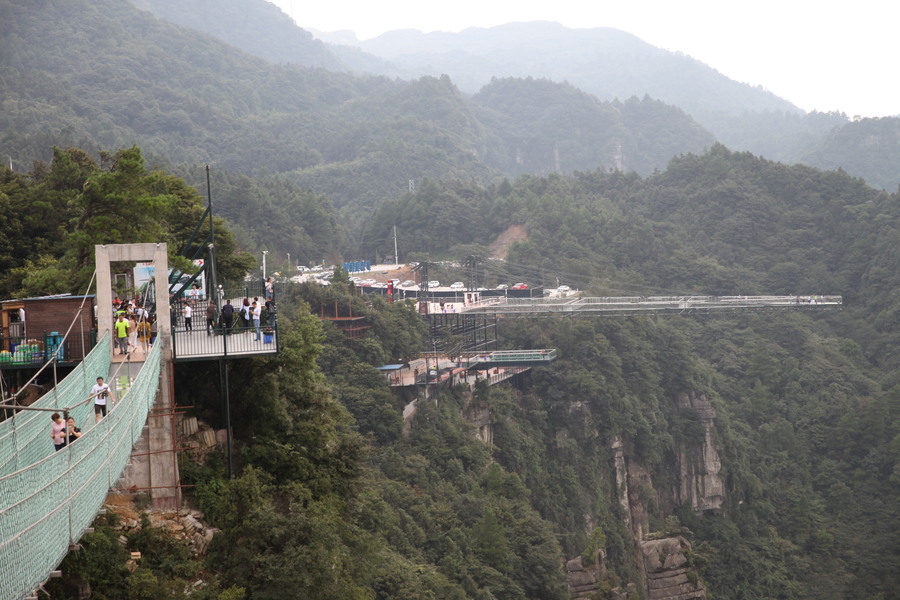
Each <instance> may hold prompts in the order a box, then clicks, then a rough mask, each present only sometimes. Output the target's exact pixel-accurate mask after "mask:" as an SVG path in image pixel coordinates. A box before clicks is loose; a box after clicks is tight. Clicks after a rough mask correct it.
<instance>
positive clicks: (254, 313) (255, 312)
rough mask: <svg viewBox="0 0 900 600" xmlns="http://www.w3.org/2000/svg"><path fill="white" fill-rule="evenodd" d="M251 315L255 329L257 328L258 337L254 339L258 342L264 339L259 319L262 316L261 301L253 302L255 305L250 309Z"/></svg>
mask: <svg viewBox="0 0 900 600" xmlns="http://www.w3.org/2000/svg"><path fill="white" fill-rule="evenodd" d="M250 316H251V318H252V319H253V329H255V330H256V337H255V338H254V340H253V341H256V342H258V341H259V340H261V339H262V333H261V332H260V330H259V319H260V317H261V316H262V307H261V306H260V305H259V302H254V303H253V307H252V308H251V309H250Z"/></svg>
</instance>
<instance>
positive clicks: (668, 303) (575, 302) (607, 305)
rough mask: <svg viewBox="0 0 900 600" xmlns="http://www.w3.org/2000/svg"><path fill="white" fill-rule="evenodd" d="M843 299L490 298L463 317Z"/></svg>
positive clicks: (815, 304)
mask: <svg viewBox="0 0 900 600" xmlns="http://www.w3.org/2000/svg"><path fill="white" fill-rule="evenodd" d="M842 304H843V299H842V297H841V296H835V295H827V296H818V295H809V296H619V297H615V296H610V297H592V298H585V297H581V296H569V297H552V298H502V297H501V298H487V299H484V300H481V301H478V302H474V303H471V304H469V305H467V306H466V307H465V308H463V309H461V310H460V313H461V314H472V315H476V314H490V315H495V316H497V317H530V318H535V317H561V316H572V317H576V316H603V315H637V314H654V313H673V312H674V313H691V312H717V311H729V310H753V309H758V310H764V309H797V310H816V309H833V308H840V307H841V306H842Z"/></svg>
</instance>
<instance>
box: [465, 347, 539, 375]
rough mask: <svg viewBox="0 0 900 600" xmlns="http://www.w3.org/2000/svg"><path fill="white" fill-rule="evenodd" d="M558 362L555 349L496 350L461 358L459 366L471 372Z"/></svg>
mask: <svg viewBox="0 0 900 600" xmlns="http://www.w3.org/2000/svg"><path fill="white" fill-rule="evenodd" d="M554 360H556V349H555V348H549V349H548V348H544V349H538V350H494V351H491V352H480V353H472V354H468V355H463V356H461V357H459V359H458V362H459V366H461V367H462V368H464V369H467V370H470V371H477V370H482V369H490V368H492V367H537V366H540V365H548V364H550V363H551V362H553V361H554Z"/></svg>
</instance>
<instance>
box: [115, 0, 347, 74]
mask: <svg viewBox="0 0 900 600" xmlns="http://www.w3.org/2000/svg"><path fill="white" fill-rule="evenodd" d="M131 3H132V4H134V5H135V6H137V7H138V8H140V9H143V10H147V11H150V12H152V13H153V14H154V15H156V16H157V17H159V18H161V19H165V20H167V21H171V22H172V23H176V24H178V25H181V26H183V27H187V28H190V29H194V30H197V31H202V32H204V33H207V34H209V35H211V36H213V37H215V38H218V39H220V40H223V41H226V42H227V43H229V44H231V45H232V46H235V47H236V48H240V49H241V50H243V51H244V52H247V53H248V54H253V55H255V56H258V57H259V58H263V59H265V60H267V61H269V62H272V63H275V64H287V63H293V64H298V65H303V66H305V67H318V68H322V69H328V70H329V71H340V70H344V69H346V67H345V65H344V64H343V62H342V61H341V60H340V59H339V58H338V57H336V56H335V54H334V53H333V52H332V51H331V50H329V49H328V48H327V47H326V45H325V44H324V43H322V42H321V41H319V40H316V39H313V36H312V34H311V33H309V32H308V31H305V30H303V29H301V28H299V27H297V26H296V25H294V22H293V21H292V20H291V19H290V17H288V16H287V15H286V14H284V13H283V12H281V9H280V8H278V7H277V6H275V5H274V4H270V3H268V2H265V1H260V2H254V3H252V4H250V3H248V2H247V1H246V0H220V1H218V2H215V3H210V2H184V1H179V0H131ZM251 7H252V10H248V8H251Z"/></svg>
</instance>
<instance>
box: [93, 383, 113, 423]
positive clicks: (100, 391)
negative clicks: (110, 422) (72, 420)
mask: <svg viewBox="0 0 900 600" xmlns="http://www.w3.org/2000/svg"><path fill="white" fill-rule="evenodd" d="M91 398H93V399H94V421H95V422H97V423H99V422H100V419H102V418H103V417H105V416H106V404H107V401H108V402H113V401H114V398H113V397H112V390H110V389H109V384H108V383H106V382H104V381H103V378H102V377H98V378H97V383H96V384H94V387H92V388H91Z"/></svg>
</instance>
